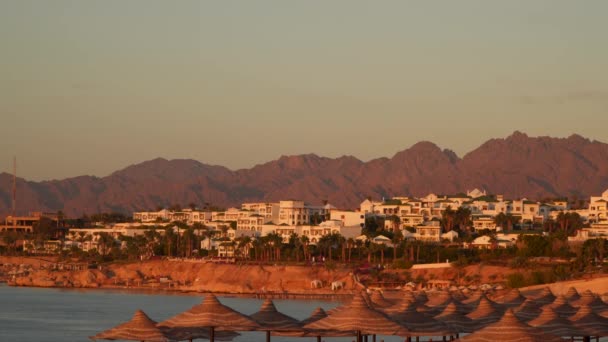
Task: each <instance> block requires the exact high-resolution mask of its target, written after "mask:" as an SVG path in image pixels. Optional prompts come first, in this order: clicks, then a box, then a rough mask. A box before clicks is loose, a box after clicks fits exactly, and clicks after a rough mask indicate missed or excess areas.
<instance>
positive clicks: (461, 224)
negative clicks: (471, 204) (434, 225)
mask: <svg viewBox="0 0 608 342" xmlns="http://www.w3.org/2000/svg"><path fill="white" fill-rule="evenodd" d="M441 224H442V226H443V229H444V231H445V232H446V233H447V232H449V231H452V230H456V231H459V232H465V231H467V230H468V229H469V227H470V226H471V209H469V208H466V207H458V209H456V210H454V209H452V207H450V206H448V207H447V208H446V209H445V210H444V211H443V213H442V214H441Z"/></svg>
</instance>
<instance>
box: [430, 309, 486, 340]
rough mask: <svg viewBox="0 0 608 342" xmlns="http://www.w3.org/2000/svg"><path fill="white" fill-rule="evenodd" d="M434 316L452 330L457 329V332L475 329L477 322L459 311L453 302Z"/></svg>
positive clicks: (467, 331)
mask: <svg viewBox="0 0 608 342" xmlns="http://www.w3.org/2000/svg"><path fill="white" fill-rule="evenodd" d="M434 318H435V319H436V320H438V321H441V322H444V323H445V324H447V325H448V326H449V327H450V328H452V330H454V331H457V332H458V333H471V332H473V331H475V330H477V324H475V322H474V321H473V320H472V319H470V318H469V317H467V316H465V315H464V314H462V313H461V312H459V311H458V307H457V306H456V304H454V302H452V303H450V304H448V306H447V307H446V308H445V310H443V312H442V313H440V314H439V315H437V316H435V317H434Z"/></svg>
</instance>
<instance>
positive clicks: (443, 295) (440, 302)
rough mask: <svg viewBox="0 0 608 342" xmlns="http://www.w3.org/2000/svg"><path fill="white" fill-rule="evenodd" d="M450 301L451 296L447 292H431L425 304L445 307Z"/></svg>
mask: <svg viewBox="0 0 608 342" xmlns="http://www.w3.org/2000/svg"><path fill="white" fill-rule="evenodd" d="M451 300H452V296H451V295H450V293H449V292H445V291H438V292H431V296H430V297H429V300H428V301H427V302H426V303H425V304H426V305H428V306H431V307H432V306H440V307H445V306H447V305H448V304H449V303H450V301H451Z"/></svg>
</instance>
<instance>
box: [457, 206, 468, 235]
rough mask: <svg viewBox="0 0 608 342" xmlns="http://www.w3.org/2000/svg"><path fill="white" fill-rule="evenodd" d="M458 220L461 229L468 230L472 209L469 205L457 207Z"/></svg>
mask: <svg viewBox="0 0 608 342" xmlns="http://www.w3.org/2000/svg"><path fill="white" fill-rule="evenodd" d="M456 222H457V224H458V229H459V230H460V231H466V230H468V227H469V226H470V224H471V209H469V208H467V207H458V209H456Z"/></svg>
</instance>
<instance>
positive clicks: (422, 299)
mask: <svg viewBox="0 0 608 342" xmlns="http://www.w3.org/2000/svg"><path fill="white" fill-rule="evenodd" d="M428 301H429V296H428V294H427V293H426V291H424V290H422V291H420V292H418V293H416V302H418V303H419V304H425V303H426V302H428Z"/></svg>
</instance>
